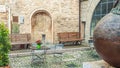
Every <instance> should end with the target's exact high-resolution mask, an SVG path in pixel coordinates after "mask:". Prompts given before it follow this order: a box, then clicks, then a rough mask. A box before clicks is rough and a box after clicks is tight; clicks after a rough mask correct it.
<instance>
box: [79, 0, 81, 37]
mask: <svg viewBox="0 0 120 68" xmlns="http://www.w3.org/2000/svg"><path fill="white" fill-rule="evenodd" d="M80 14H81V1H80V0H79V38H80V37H81V36H80V35H81V15H80Z"/></svg>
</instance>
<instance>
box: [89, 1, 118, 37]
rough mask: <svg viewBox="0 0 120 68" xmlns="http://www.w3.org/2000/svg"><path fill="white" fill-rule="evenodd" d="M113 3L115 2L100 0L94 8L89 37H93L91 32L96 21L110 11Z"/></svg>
mask: <svg viewBox="0 0 120 68" xmlns="http://www.w3.org/2000/svg"><path fill="white" fill-rule="evenodd" d="M115 1H116V0H101V1H100V3H99V4H98V5H97V6H96V9H95V11H94V13H93V17H92V21H91V25H90V35H91V36H93V31H94V28H95V26H96V24H97V23H98V21H99V20H100V19H101V18H102V17H104V16H105V15H106V14H108V13H109V12H110V11H111V9H112V7H113V3H114V2H115Z"/></svg>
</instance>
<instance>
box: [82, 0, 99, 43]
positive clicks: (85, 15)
mask: <svg viewBox="0 0 120 68" xmlns="http://www.w3.org/2000/svg"><path fill="white" fill-rule="evenodd" d="M99 2H100V0H88V1H83V2H82V5H81V21H85V22H86V28H85V41H86V42H87V43H88V40H89V39H90V24H91V20H92V15H93V12H94V10H95V8H96V6H97V4H98V3H99Z"/></svg>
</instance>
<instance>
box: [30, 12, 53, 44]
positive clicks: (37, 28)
mask: <svg viewBox="0 0 120 68" xmlns="http://www.w3.org/2000/svg"><path fill="white" fill-rule="evenodd" d="M42 34H45V35H46V41H48V42H52V23H51V18H50V16H49V15H47V14H46V13H44V12H39V13H36V14H34V16H33V17H32V41H36V40H42Z"/></svg>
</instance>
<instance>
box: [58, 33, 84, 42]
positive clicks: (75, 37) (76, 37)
mask: <svg viewBox="0 0 120 68" xmlns="http://www.w3.org/2000/svg"><path fill="white" fill-rule="evenodd" d="M57 35H58V41H59V43H66V42H73V44H78V43H80V44H81V42H82V40H83V39H82V38H81V35H80V33H79V32H62V33H58V34H57Z"/></svg>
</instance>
